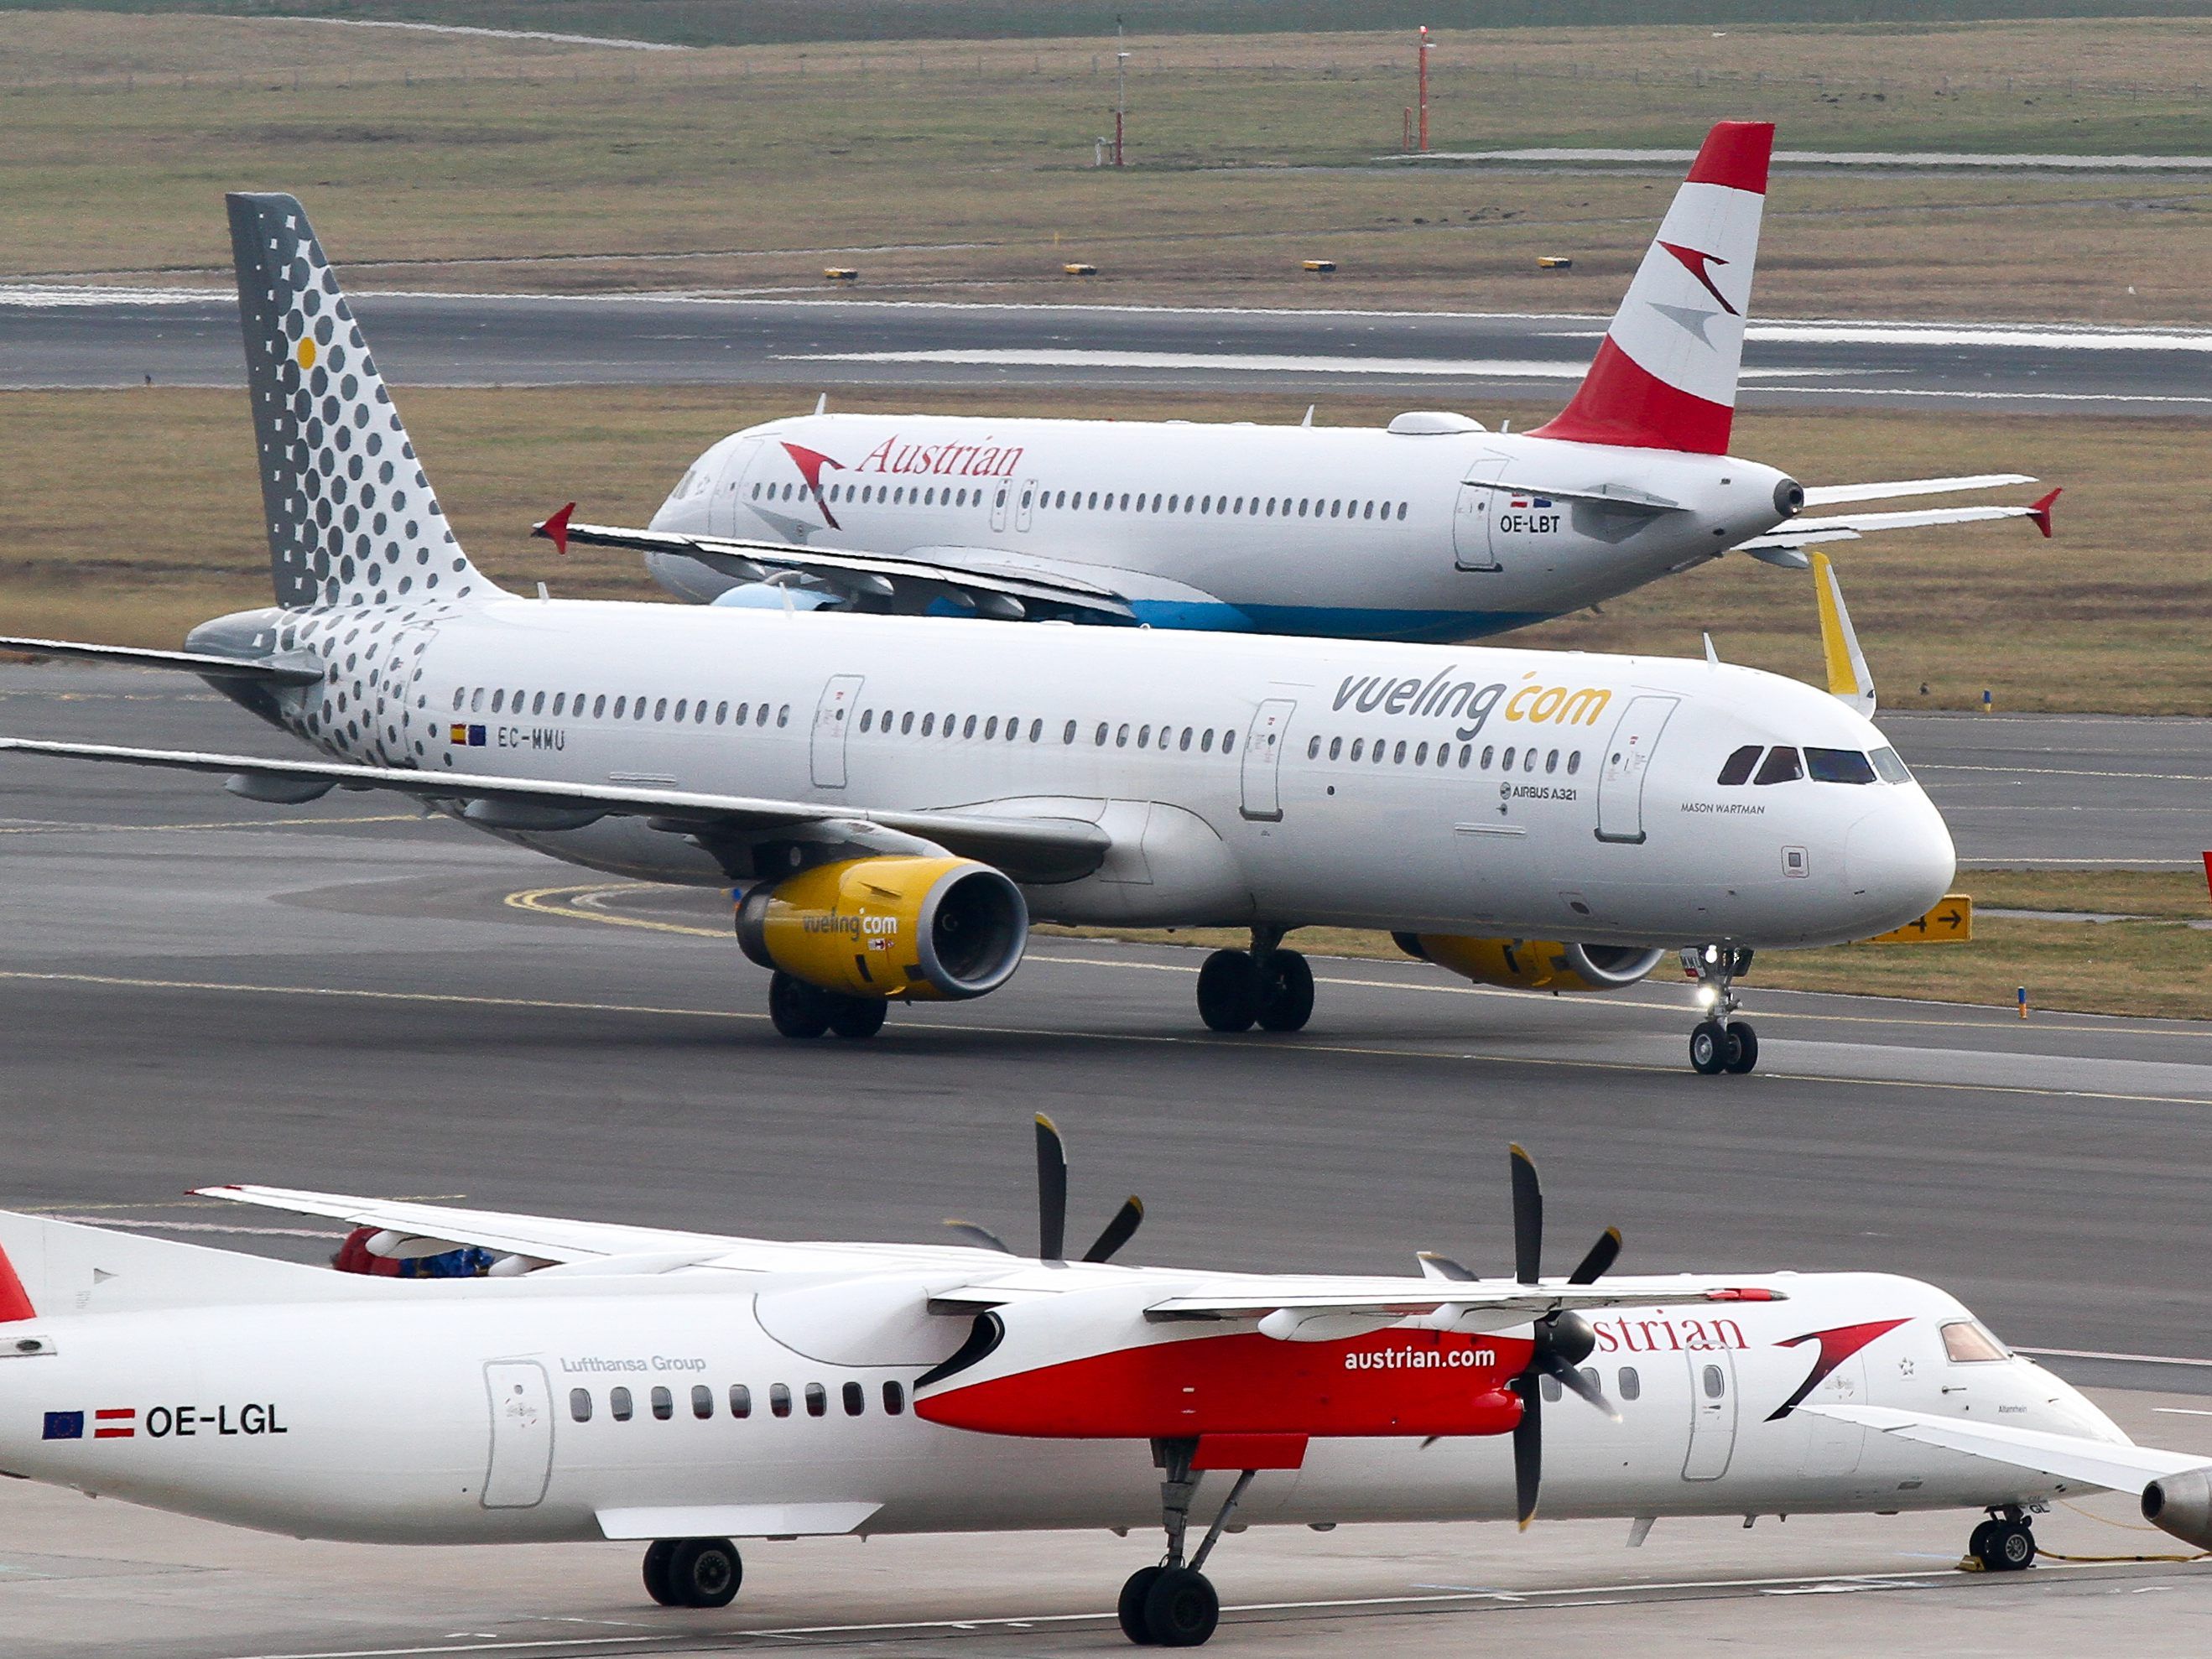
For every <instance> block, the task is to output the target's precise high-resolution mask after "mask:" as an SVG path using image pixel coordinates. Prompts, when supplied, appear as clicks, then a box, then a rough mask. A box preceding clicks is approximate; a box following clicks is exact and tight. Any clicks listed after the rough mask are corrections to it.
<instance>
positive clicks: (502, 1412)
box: [483, 1359, 553, 1510]
mask: <svg viewBox="0 0 2212 1659" xmlns="http://www.w3.org/2000/svg"><path fill="white" fill-rule="evenodd" d="M484 1389H485V1390H486V1392H487V1393H488V1394H489V1395H490V1398H491V1467H490V1468H489V1470H488V1471H487V1472H486V1474H485V1475H484V1489H483V1506H484V1507H485V1508H486V1509H488V1510H526V1509H528V1508H530V1507H531V1506H532V1504H535V1503H537V1502H538V1499H539V1498H543V1497H544V1496H545V1483H546V1481H547V1480H549V1479H550V1477H551V1475H552V1473H553V1398H552V1392H551V1390H550V1389H549V1388H548V1387H547V1385H546V1382H545V1368H544V1366H543V1365H540V1364H537V1363H536V1362H535V1361H534V1360H528V1359H495V1360H494V1361H492V1362H491V1363H490V1364H488V1365H486V1366H485V1367H484Z"/></svg>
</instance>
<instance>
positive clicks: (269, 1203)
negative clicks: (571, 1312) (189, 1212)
mask: <svg viewBox="0 0 2212 1659" xmlns="http://www.w3.org/2000/svg"><path fill="white" fill-rule="evenodd" d="M194 1195H195V1196H197V1197H200V1198H219V1199H222V1200H226V1201H228V1202H229V1203H233V1204H251V1205H254V1206H257V1207H258V1208H261V1209H265V1210H283V1211H285V1212H289V1213H290V1214H293V1215H312V1216H322V1217H325V1218H328V1219H330V1220H331V1221H343V1222H344V1223H345V1224H346V1225H349V1226H352V1227H375V1228H378V1229H380V1230H382V1231H386V1232H392V1233H397V1234H398V1235H400V1236H401V1237H403V1238H404V1239H406V1240H408V1241H410V1243H411V1242H413V1241H416V1240H420V1241H423V1242H425V1243H437V1244H438V1245H440V1246H441V1247H442V1248H447V1249H450V1248H453V1247H455V1246H458V1245H462V1244H481V1245H483V1247H484V1248H485V1249H490V1250H503V1251H507V1252H510V1253H513V1254H515V1255H527V1256H534V1257H536V1258H537V1259H538V1260H539V1261H594V1260H597V1259H599V1258H601V1257H605V1256H617V1255H645V1254H658V1253H663V1252H676V1251H683V1250H694V1249H696V1250H699V1251H702V1252H704V1253H719V1252H720V1251H721V1250H724V1249H727V1248H728V1246H729V1245H730V1244H731V1243H733V1242H734V1241H732V1240H730V1239H726V1238H722V1237H717V1236H715V1235H714V1234H712V1233H687V1232H676V1231H670V1230H667V1229H665V1228H658V1227H629V1226H619V1225H611V1224H609V1223H606V1222H598V1221H564V1220H561V1219H559V1218H554V1217H549V1216H537V1215H508V1214H505V1213H502V1212H499V1211H496V1210H457V1209H451V1208H448V1207H447V1206H443V1205H438V1204H410V1203H407V1202H405V1201H404V1200H398V1199H388V1198H355V1197H350V1196H348V1195H347V1194H342V1193H307V1192H298V1191H295V1190H294V1189H293V1188H289V1187H248V1186H222V1187H200V1188H194ZM405 1253H406V1254H410V1255H412V1254H416V1252H414V1251H411V1250H410V1251H407V1252H405Z"/></svg>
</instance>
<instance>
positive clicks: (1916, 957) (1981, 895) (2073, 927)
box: [1039, 870, 2212, 1019]
mask: <svg viewBox="0 0 2212 1659" xmlns="http://www.w3.org/2000/svg"><path fill="white" fill-rule="evenodd" d="M1955 885H1956V887H1957V889H1958V890H1960V891H1961V892H1964V893H1968V894H1971V895H1972V896H1973V897H1974V899H1975V902H1976V903H1977V904H1978V905H2003V906H2007V907H2013V908H2021V909H2038V910H2054V911H2068V910H2074V911H2085V912H2089V913H2106V912H2127V911H2136V912H2138V913H2142V914H2148V915H2161V916H2171V917H2172V918H2174V920H2171V921H2113V922H2086V921H2026V920H2014V919H2010V918H2006V917H1992V916H1985V915H1977V916H1976V917H1975V919H1974V937H1973V939H1972V940H1971V941H1970V942H1968V943H1966V944H1960V945H1839V946H1838V947H1836V948H1834V949H1832V950H1826V951H1765V952H1763V953H1761V954H1760V955H1759V957H1757V959H1756V960H1755V961H1754V962H1753V965H1752V975H1751V977H1750V978H1749V979H1747V980H1746V981H1743V984H1744V987H1745V988H1746V990H1747V993H1748V998H1749V1002H1750V1005H1751V1012H1752V1015H1753V1018H1756V1016H1757V1012H1758V993H1759V988H1760V987H1771V988H1773V989H1776V990H1784V991H1841V992H1848V993H1851V994H1857V995H1863V996H1894V997H1914V998H1928V999H1932V1000H1936V1001H1940V1002H1966V1003H1980V1004H1984V1005H1988V1006H1997V1007H2004V1008H2009V1007H2013V1006H2015V1000H2016V998H2017V997H2018V995H2019V992H2020V989H2021V987H2023V986H2025V987H2027V996H2028V1006H2029V1009H2030V1010H2031V1018H2032V1017H2033V1011H2034V1010H2037V1009H2056V1010H2064V1011H2067V1012H2074V1013H2088V1014H2133V1015H2137V1016H2143V1017H2155V1018H2171V1019H2208V1018H2212V933H2208V932H2206V931H2204V930H2203V929H2202V928H2194V927H2188V926H2186V925H2185V922H2186V921H2204V920H2212V899H2208V897H2207V895H2206V892H2205V886H2204V882H2203V878H2201V877H2199V876H2197V875H2194V874H2190V875H2180V874H2161V873H2147V872H2125V873H2120V874H2114V873H2112V872H2106V871H2096V872H2087V871H2064V870H2059V871H2002V872H1999V871H1962V872H1960V876H1959V879H1958V881H1957V883H1956V884H1955ZM1039 931H1040V932H1041V933H1054V934H1059V935H1062V936H1067V937H1074V938H1105V939H1139V940H1145V941H1149V942H1152V943H1171V944H1182V945H1231V946H1236V947H1239V948H1241V947H1242V946H1243V945H1244V944H1245V943H1246V942H1247V941H1246V936H1245V935H1244V934H1243V933H1238V932H1235V931H1233V930H1229V929H1213V928H1184V929H1179V930H1177V931H1175V932H1173V933H1164V932H1146V931H1140V930H1135V929H1117V928H1095V927H1091V928H1082V927H1079V928H1041V929H1039ZM1291 944H1293V945H1297V947H1298V948H1300V949H1302V950H1304V951H1311V952H1313V953H1315V954H1317V955H1323V956H1337V957H1367V958H1370V959H1376V960H1382V961H1400V962H1402V961H1404V960H1405V953H1404V952H1403V951H1401V950H1399V948H1398V947H1397V945H1395V944H1393V943H1392V942H1391V939H1390V938H1389V935H1388V934H1387V933H1364V932H1359V931H1356V930H1354V929H1352V928H1346V927H1309V928H1304V929H1302V930H1300V931H1299V932H1297V933H1293V934H1292V935H1291ZM1673 976H1674V969H1672V968H1671V967H1667V968H1662V969H1661V972H1660V974H1659V975H1656V977H1659V978H1672V977H1673Z"/></svg>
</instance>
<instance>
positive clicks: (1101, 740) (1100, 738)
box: [1095, 720, 1106, 749]
mask: <svg viewBox="0 0 2212 1659" xmlns="http://www.w3.org/2000/svg"><path fill="white" fill-rule="evenodd" d="M1095 741H1096V742H1097V745H1098V746H1099V747H1100V748H1101V749H1103V748H1104V747H1105V746H1106V722H1105V721H1104V720H1101V721H1099V722H1098V731H1097V737H1096V738H1095Z"/></svg>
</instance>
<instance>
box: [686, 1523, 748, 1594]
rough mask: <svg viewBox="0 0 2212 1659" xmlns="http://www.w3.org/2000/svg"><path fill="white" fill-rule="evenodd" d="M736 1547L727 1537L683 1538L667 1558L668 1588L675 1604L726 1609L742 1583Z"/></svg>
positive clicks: (743, 1570) (743, 1573)
mask: <svg viewBox="0 0 2212 1659" xmlns="http://www.w3.org/2000/svg"><path fill="white" fill-rule="evenodd" d="M744 1576H745V1567H744V1561H743V1560H741V1559H739V1558H738V1547H737V1546H736V1545H735V1544H732V1542H731V1541H729V1540H728V1539H726V1538H686V1539H683V1540H681V1541H679V1542H678V1544H677V1545H676V1547H675V1548H674V1549H672V1550H671V1551H670V1552H669V1556H668V1587H669V1589H670V1591H671V1593H672V1594H673V1595H675V1596H676V1600H677V1605H678V1606H679V1607H727V1606H729V1605H730V1603H731V1602H732V1601H735V1600H737V1596H738V1585H739V1584H740V1583H743V1582H744Z"/></svg>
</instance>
